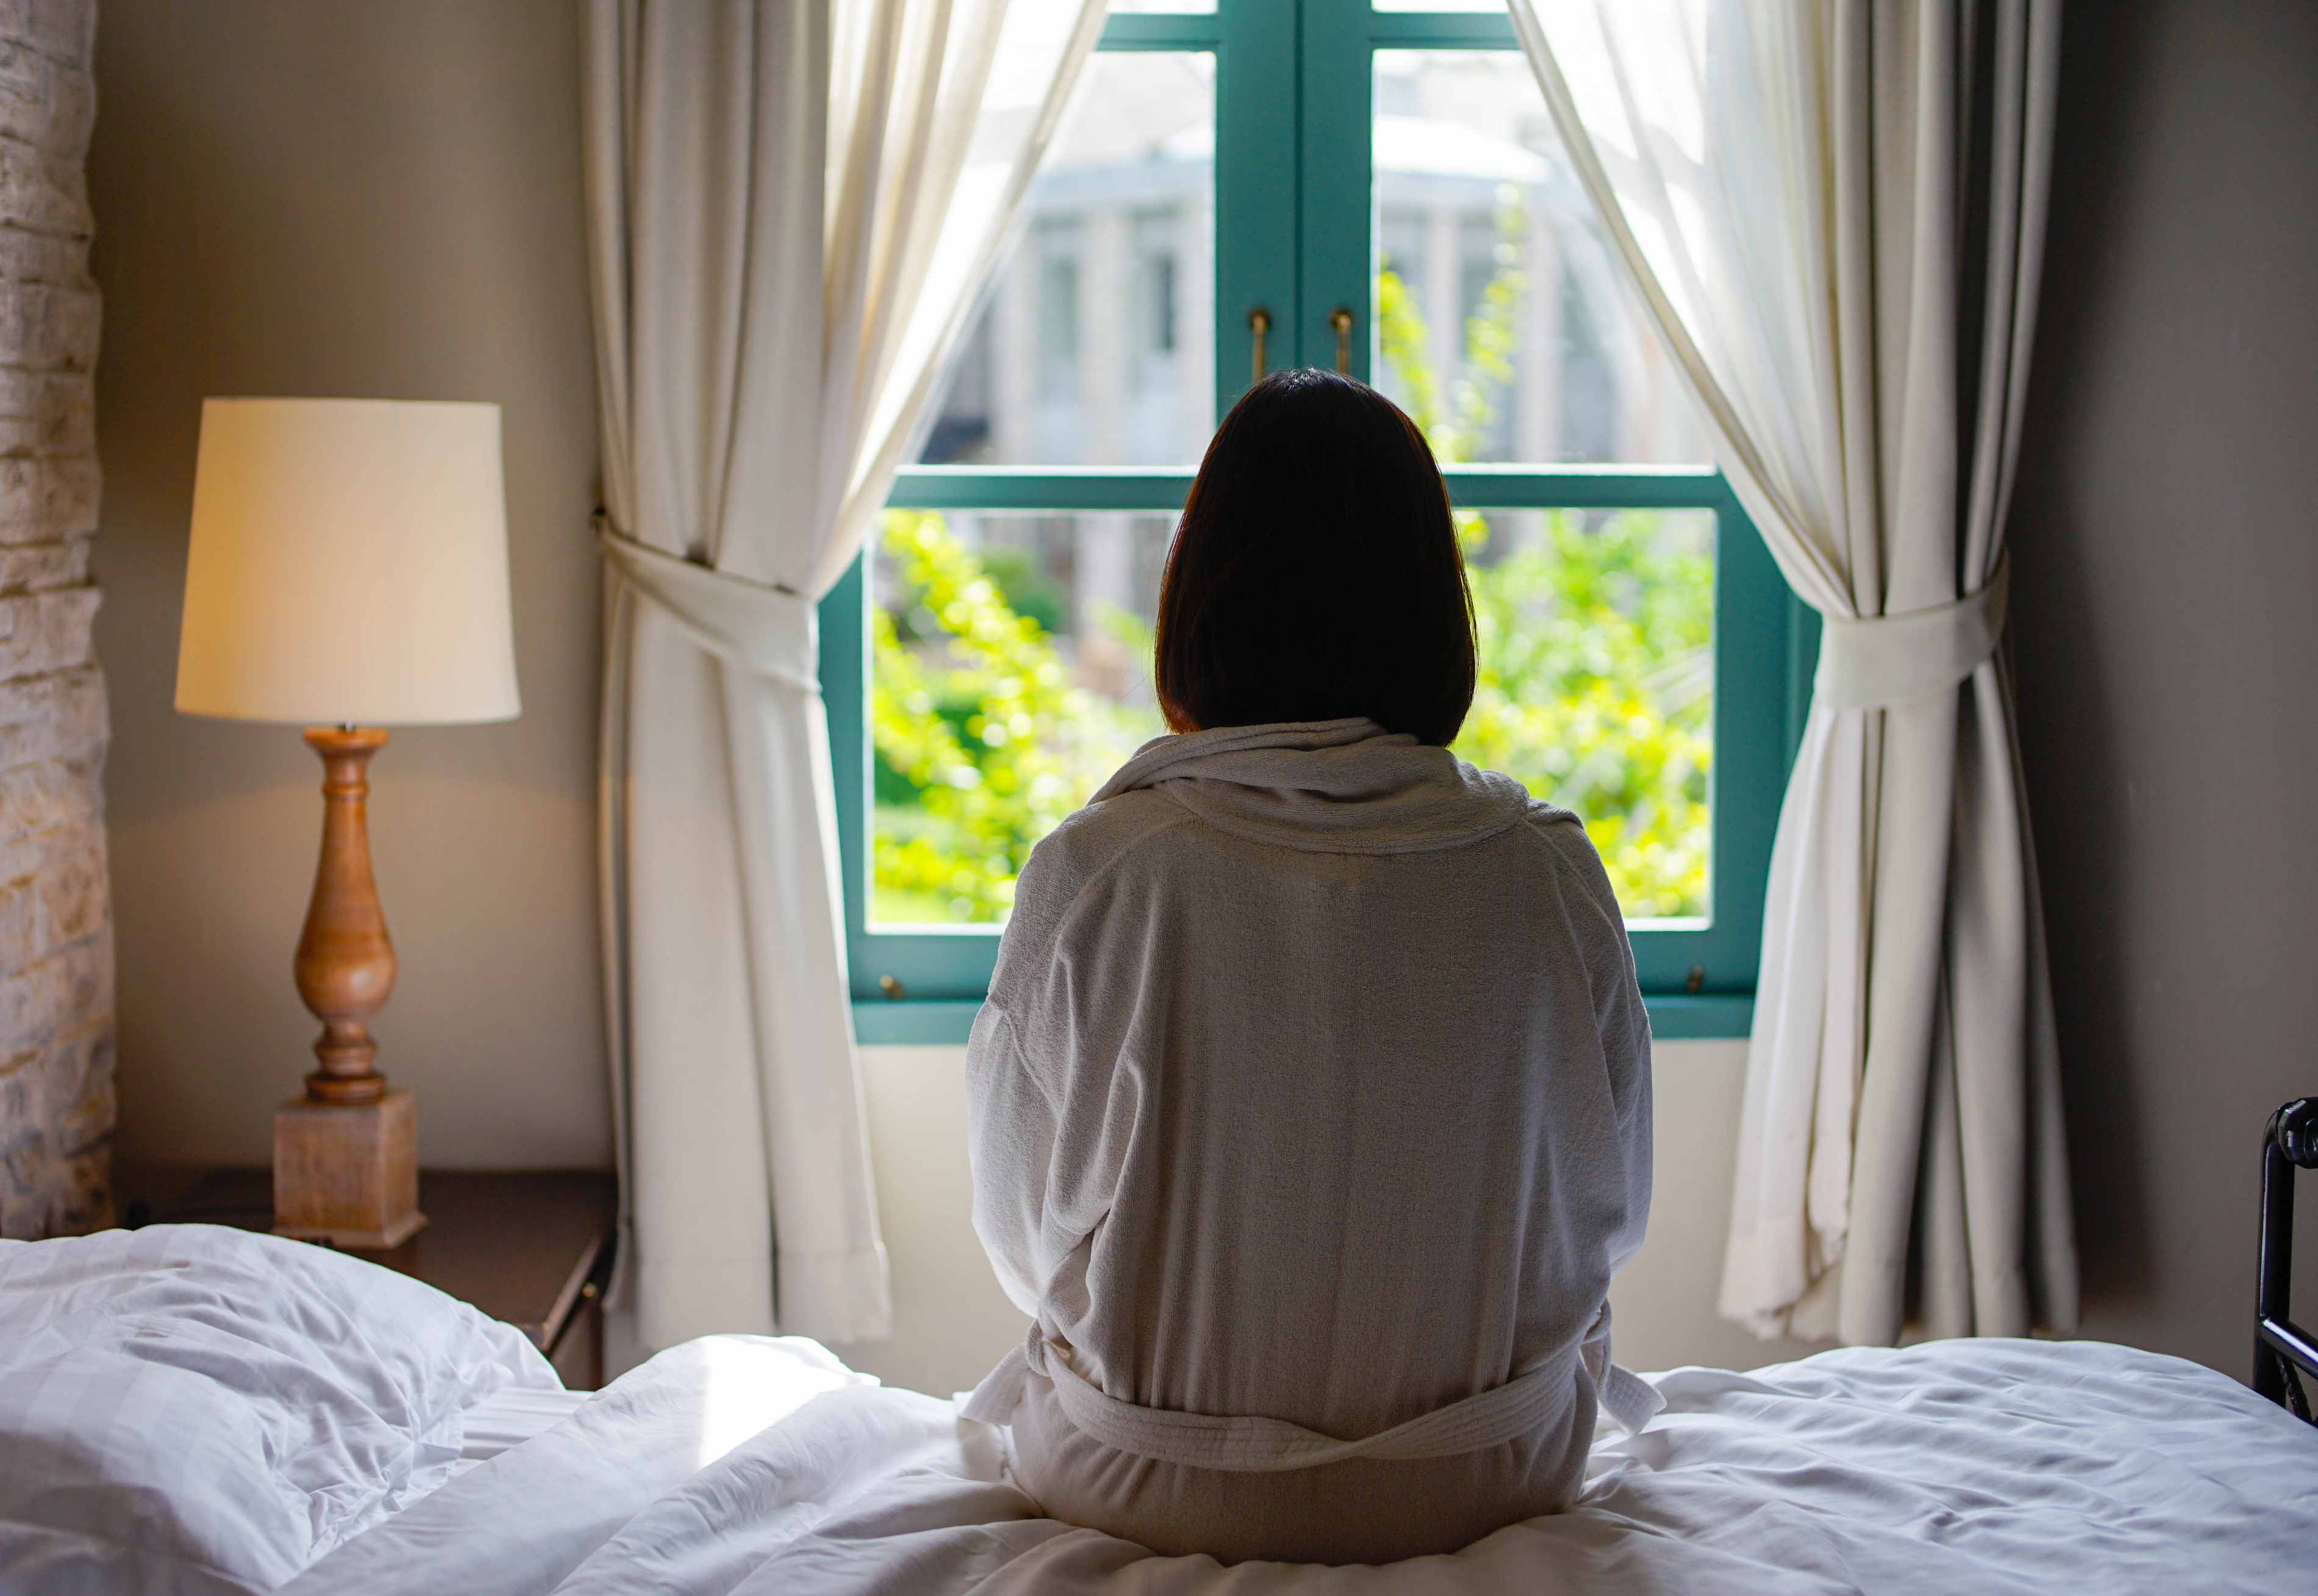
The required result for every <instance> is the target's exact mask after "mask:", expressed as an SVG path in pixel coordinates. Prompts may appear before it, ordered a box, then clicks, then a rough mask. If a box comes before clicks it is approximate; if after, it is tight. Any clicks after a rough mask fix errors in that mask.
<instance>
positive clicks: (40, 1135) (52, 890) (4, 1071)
mask: <svg viewBox="0 0 2318 1596" xmlns="http://www.w3.org/2000/svg"><path fill="white" fill-rule="evenodd" d="M95 26H96V9H95V5H94V0H0V1236H8V1237H30V1236H43V1235H57V1234H63V1233H71V1232H78V1231H86V1230H93V1229H95V1228H97V1227H98V1226H101V1225H104V1224H111V1223H112V1190H111V1188H112V1174H111V1168H110V1165H111V1154H112V1114H113V1103H112V902H111V893H110V891H109V889H108V887H107V884H106V875H105V857H104V792H103V785H102V783H103V770H104V745H105V739H106V717H105V704H104V679H103V677H102V676H101V675H99V674H98V671H97V668H96V659H95V654H94V650H93V648H92V646H91V642H90V637H89V623H90V620H91V618H92V617H93V616H94V614H95V613H96V605H97V593H96V589H95V587H94V586H92V585H91V583H90V582H89V579H88V547H89V539H90V537H91V536H92V535H93V534H94V533H95V531H96V509H97V495H98V489H99V479H98V474H97V467H96V452H95V451H96V429H95V422H94V394H93V389H92V386H91V378H90V375H89V373H90V372H91V370H92V369H93V368H94V365H95V363H96V349H97V333H98V318H99V304H98V300H97V292H96V287H95V284H94V283H93V282H90V281H89V276H88V238H89V230H90V224H89V212H88V188H87V182H86V175H85V173H86V157H87V153H88V134H89V124H90V121H91V120H92V119H93V117H94V113H95V106H96V94H95V89H94V85H93V84H92V82H91V80H90V76H89V63H90V59H91V54H92V48H91V47H92V44H93V40H94V33H95Z"/></svg>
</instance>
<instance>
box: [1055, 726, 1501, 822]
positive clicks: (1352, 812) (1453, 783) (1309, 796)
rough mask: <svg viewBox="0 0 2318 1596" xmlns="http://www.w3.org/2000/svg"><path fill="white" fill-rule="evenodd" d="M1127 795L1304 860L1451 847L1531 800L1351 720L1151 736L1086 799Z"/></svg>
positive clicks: (1490, 774)
mask: <svg viewBox="0 0 2318 1596" xmlns="http://www.w3.org/2000/svg"><path fill="white" fill-rule="evenodd" d="M1138 788H1148V789H1150V790H1152V791H1154V792H1156V793H1158V794H1162V795H1163V796H1164V797H1167V798H1170V799H1172V800H1173V801H1174V802H1177V803H1179V804H1181V805H1182V807H1183V808H1185V809H1187V810H1189V811H1190V812H1191V813H1192V814H1194V815H1196V816H1197V817H1198V818H1199V819H1200V820H1204V821H1206V822H1207V823H1208V824H1209V825H1211V826H1214V827H1215V828H1217V829H1218V830H1222V831H1227V832H1230V833H1232V834H1234V835H1235V836H1239V837H1244V838H1249V839H1250V840H1252V841H1256V842H1265V843H1271V844H1275V845H1277V846H1279V847H1292V848H1298V849H1300V850H1302V851H1305V852H1307V853H1352V854H1395V853H1415V852H1420V851H1423V850H1424V849H1428V848H1440V847H1462V846H1464V845H1465V844H1468V843H1470V842H1476V841H1478V840H1480V839H1481V838H1485V837H1488V836H1490V835H1492V834H1494V833H1496V832H1499V831H1503V830H1504V829H1506V828H1507V827H1509V826H1511V825H1513V824H1514V822H1515V821H1516V820H1520V819H1521V818H1522V816H1523V814H1524V813H1526V812H1527V811H1528V810H1529V808H1530V806H1531V804H1532V802H1534V800H1532V798H1531V797H1530V794H1529V791H1528V789H1527V788H1525V787H1523V785H1521V784H1520V783H1519V782H1517V781H1514V779H1513V778H1512V777H1510V776H1500V775H1498V774H1497V773H1496V771H1493V770H1477V769H1475V768H1474V767H1472V766H1470V765H1468V764H1466V763H1464V762H1463V761H1462V760H1460V759H1459V758H1456V757H1455V756H1454V755H1452V754H1451V753H1450V752H1449V750H1448V749H1437V748H1429V747H1427V746H1425V745H1424V744H1423V743H1420V742H1418V741H1417V740H1416V739H1415V737H1414V736H1412V735H1410V734H1409V733H1407V732H1405V731H1386V730H1385V729H1384V728H1383V727H1381V726H1379V725H1378V724H1377V723H1376V722H1374V721H1370V720H1364V719H1357V718H1356V719H1352V720H1343V721H1303V722H1289V723H1285V724H1280V725H1271V726H1219V727H1217V728H1215V729H1213V730H1211V731H1194V732H1190V733H1189V734H1187V735H1184V736H1180V737H1160V738H1155V739H1153V740H1151V741H1149V742H1147V743H1145V744H1144V745H1143V747H1142V748H1141V749H1137V751H1136V755H1135V757H1134V758H1132V759H1129V760H1128V762H1127V763H1126V764H1125V765H1123V766H1121V767H1119V773H1118V774H1117V775H1115V776H1112V777H1111V778H1110V780H1109V781H1108V782H1105V783H1104V784H1103V785H1102V788H1101V791H1099V792H1098V793H1096V794H1095V795H1094V797H1093V799H1092V801H1091V802H1097V803H1100V802H1102V801H1103V800H1104V799H1106V798H1112V797H1116V796H1118V795H1119V794H1122V793H1128V792H1133V791H1135V790H1137V789H1138Z"/></svg>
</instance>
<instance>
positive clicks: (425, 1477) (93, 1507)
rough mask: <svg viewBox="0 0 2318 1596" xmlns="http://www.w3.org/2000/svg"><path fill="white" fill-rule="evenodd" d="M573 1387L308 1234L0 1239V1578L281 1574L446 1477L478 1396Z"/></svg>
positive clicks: (505, 1329)
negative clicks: (297, 1237) (297, 1238)
mask: <svg viewBox="0 0 2318 1596" xmlns="http://www.w3.org/2000/svg"><path fill="white" fill-rule="evenodd" d="M518 1390H529V1391H539V1392H560V1391H562V1381H561V1380H559V1379H557V1378H556V1376H555V1371H554V1369H553V1368H552V1367H549V1365H548V1362H547V1360H546V1359H545V1358H542V1357H541V1356H540V1355H539V1353H538V1351H537V1350H536V1349H535V1348H534V1347H533V1346H532V1345H531V1343H530V1342H529V1341H527V1340H525V1339H524V1338H523V1335H522V1333H521V1332H520V1331H517V1330H515V1329H513V1328H512V1327H510V1326H508V1325H505V1324H501V1323H498V1322H496V1321H495V1320H492V1319H490V1318H489V1317H488V1316H486V1315H485V1314H481V1313H478V1312H477V1311H476V1310H475V1309H473V1308H472V1307H469V1306H468V1305H466V1304H464V1303H462V1302H458V1301H456V1300H454V1299H453V1298H451V1297H448V1296H445V1295H444V1294H443V1293H441V1292H439V1291H437V1290H436V1289H435V1288H434V1287H431V1286H424V1285H421V1284H420V1283H419V1282H418V1281H417V1280H413V1279H411V1278H409V1277H408V1276H404V1275H399V1274H396V1273H395V1272H394V1271H393V1270H391V1269H381V1268H379V1267H378V1266H377V1265H376V1264H373V1263H367V1262H364V1260H361V1259H357V1258H348V1257H344V1256H342V1255H340V1254H338V1253H336V1252H332V1251H328V1250H327V1249H324V1248H320V1247H312V1246H309V1245H307V1244H306V1243H305V1242H292V1241H286V1240H284V1239H283V1238H282V1237H279V1236H268V1235H253V1234H250V1233H247V1232H243V1231H238V1230H229V1229H227V1228H225V1227H224V1226H221V1225H212V1224H159V1225H152V1226H149V1227H148V1228H146V1229H144V1230H139V1231H125V1230H111V1231H103V1232H100V1233H97V1234H95V1235H92V1236H75V1237H67V1238H60V1239H58V1240H55V1241H47V1242H0V1592H10V1593H11V1596H15V1593H17V1592H27V1593H37V1596H65V1593H67V1592H74V1593H77V1592H90V1593H92V1596H94V1593H97V1592H103V1593H104V1596H126V1593H130V1592H154V1593H156V1596H158V1593H162V1592H167V1593H171V1596H175V1593H180V1592H202V1593H204V1596H206V1593H209V1592H257V1591H270V1590H272V1589H274V1587H275V1586H277V1585H279V1584H281V1583H283V1581H284V1580H287V1579H289V1578H290V1577H291V1576H292V1574H296V1573H297V1572H298V1571H299V1570H300V1569H301V1568H303V1567H305V1566H306V1565H308V1564H309V1563H311V1562H312V1561H313V1560H314V1559H315V1558H317V1557H319V1556H322V1555H323V1554H324V1553H326V1552H328V1551H329V1550H330V1549H331V1548H332V1547H336V1546H337V1545H338V1544H339V1543H340V1542H341V1541H343V1540H345V1539H346V1538H348V1537H349V1536H353V1535H355V1534H358V1533H360V1532H361V1531H362V1530H364V1529H368V1528H370V1527H371V1526H372V1525H373V1524H376V1523H378V1522H379V1521H380V1520H383V1519H385V1518H386V1517H387V1516H388V1515H389V1514H390V1513H392V1512H394V1511H397V1510H398V1509H400V1508H401V1507H403V1506H405V1505H406V1504H408V1503H409V1502H414V1501H417V1500H418V1498H419V1497H421V1496H423V1495H425V1494H426V1493H427V1492H429V1491H431V1490H433V1489H434V1488H435V1487H436V1486H437V1485H439V1484H442V1483H443V1482H444V1481H445V1480H446V1479H448V1478H450V1477H451V1476H452V1475H454V1474H455V1473H456V1472H457V1471H458V1468H459V1466H460V1453H461V1449H462V1446H463V1439H464V1436H463V1414H464V1412H465V1410H466V1408H467V1407H469V1406H470V1405H472V1403H476V1402H477V1401H479V1400H481V1398H483V1397H485V1396H488V1395H490V1394H494V1393H499V1392H511V1391H518Z"/></svg>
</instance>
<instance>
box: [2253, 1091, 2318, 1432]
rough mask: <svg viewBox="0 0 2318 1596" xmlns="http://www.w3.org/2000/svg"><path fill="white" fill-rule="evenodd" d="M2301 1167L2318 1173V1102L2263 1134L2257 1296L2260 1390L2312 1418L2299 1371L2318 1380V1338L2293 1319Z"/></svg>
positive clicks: (2293, 1106)
mask: <svg viewBox="0 0 2318 1596" xmlns="http://www.w3.org/2000/svg"><path fill="white" fill-rule="evenodd" d="M2296 1169H2305V1170H2318V1098H2295V1099H2294V1101H2292V1102H2290V1103H2288V1104H2287V1105H2286V1107H2283V1108H2280V1109H2279V1110H2278V1112H2277V1113H2275V1114H2273V1115H2271V1116H2269V1129H2268V1130H2266V1131H2264V1132H2263V1133H2262V1137H2261V1279H2260V1285H2259V1286H2258V1287H2257V1289H2256V1291H2255V1294H2254V1337H2253V1388H2254V1392H2255V1394H2257V1395H2260V1396H2267V1397H2268V1398H2269V1399H2270V1401H2272V1402H2274V1403H2280V1404H2282V1405H2283V1406H2284V1407H2286V1408H2287V1410H2288V1411H2290V1412H2294V1413H2296V1414H2297V1415H2299V1416H2300V1417H2301V1418H2303V1419H2305V1420H2309V1419H2310V1400H2309V1398H2308V1397H2306V1396H2305V1395H2304V1394H2303V1391H2302V1380H2301V1377H2300V1375H2299V1374H2297V1373H2296V1370H2297V1369H2299V1370H2300V1371H2301V1373H2302V1374H2309V1375H2314V1376H2318V1337H2313V1336H2312V1335H2311V1333H2310V1332H2309V1331H2306V1330H2305V1329H2303V1328H2302V1327H2301V1326H2300V1325H2298V1324H2296V1323H2294V1321H2293V1320H2292V1319H2291V1318H2289V1317H2287V1314H2288V1311H2289V1307H2290V1303H2289V1294H2290V1293H2291V1291H2292V1289H2293V1284H2294V1171H2295V1170H2296ZM2312 1422H2314V1423H2318V1420H2314V1421H2312Z"/></svg>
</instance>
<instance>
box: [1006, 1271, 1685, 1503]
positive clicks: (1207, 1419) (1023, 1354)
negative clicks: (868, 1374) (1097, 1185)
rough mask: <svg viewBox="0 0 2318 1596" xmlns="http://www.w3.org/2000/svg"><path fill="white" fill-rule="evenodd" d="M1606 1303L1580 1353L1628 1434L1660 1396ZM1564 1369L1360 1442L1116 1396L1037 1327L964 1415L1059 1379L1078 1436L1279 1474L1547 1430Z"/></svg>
mask: <svg viewBox="0 0 2318 1596" xmlns="http://www.w3.org/2000/svg"><path fill="white" fill-rule="evenodd" d="M1608 1319H1609V1309H1608V1307H1607V1306H1606V1305H1605V1306H1604V1308H1603V1310H1602V1314H1601V1315H1600V1316H1599V1317H1597V1318H1596V1319H1595V1328H1594V1329H1593V1331H1589V1332H1588V1334H1587V1336H1586V1341H1585V1343H1584V1344H1583V1345H1582V1346H1581V1347H1580V1348H1579V1349H1578V1361H1579V1362H1580V1364H1581V1365H1582V1366H1583V1367H1584V1368H1585V1370H1586V1375H1587V1376H1588V1377H1589V1378H1590V1379H1591V1380H1592V1381H1593V1384H1594V1385H1595V1393H1596V1395H1597V1399H1598V1401H1599V1403H1600V1407H1601V1410H1602V1412H1605V1413H1607V1414H1608V1415H1609V1416H1610V1417H1611V1418H1612V1419H1613V1421H1616V1422H1617V1423H1618V1424H1619V1425H1621V1426H1622V1427H1623V1428H1624V1429H1625V1430H1627V1431H1629V1432H1630V1433H1631V1432H1633V1431H1637V1430H1640V1429H1641V1428H1642V1426H1643V1425H1645V1424H1647V1423H1649V1421H1650V1418H1651V1416H1652V1415H1654V1414H1655V1413H1657V1412H1658V1410H1659V1409H1660V1408H1662V1407H1663V1406H1665V1405H1666V1401H1665V1398H1663V1397H1661V1396H1660V1395H1659V1394H1658V1391H1657V1389H1656V1388H1655V1387H1654V1386H1652V1385H1649V1383H1647V1382H1646V1381H1644V1380H1643V1379H1641V1378H1640V1376H1636V1375H1634V1374H1631V1373H1630V1372H1628V1371H1627V1370H1625V1369H1623V1368H1621V1367H1618V1366H1617V1365H1616V1364H1613V1363H1612V1362H1611V1361H1610V1359H1609V1333H1608ZM1570 1373H1571V1371H1570V1369H1569V1367H1568V1364H1566V1363H1564V1362H1563V1361H1562V1360H1561V1359H1559V1358H1550V1359H1548V1360H1547V1361H1546V1362H1544V1363H1542V1364H1539V1365H1537V1366H1535V1367H1532V1368H1530V1369H1527V1370H1525V1371H1523V1373H1522V1374H1520V1375H1517V1376H1514V1378H1513V1379H1511V1380H1508V1381H1506V1382H1505V1384H1504V1385H1497V1386H1494V1387H1492V1388H1491V1389H1489V1390H1487V1391H1483V1392H1480V1393H1478V1394H1475V1395H1472V1396H1468V1397H1465V1398H1463V1399H1462V1400H1460V1401H1458V1402H1452V1403H1449V1404H1448V1405H1447V1406H1446V1407H1439V1408H1435V1409H1433V1411H1432V1412H1429V1413H1422V1414H1419V1415H1418V1416H1417V1417H1415V1418H1414V1419H1411V1420H1409V1421H1407V1422H1406V1423H1404V1424H1396V1425H1394V1426H1393V1427H1392V1428H1391V1429H1389V1430H1379V1432H1377V1433H1376V1434H1374V1435H1370V1436H1363V1437H1361V1439H1357V1440H1343V1439H1338V1438H1337V1437H1335V1436H1332V1435H1323V1434H1321V1433H1320V1432H1319V1431H1318V1430H1307V1429H1305V1428H1304V1427H1303V1426H1302V1425H1300V1424H1291V1423H1289V1422H1288V1421H1286V1420H1283V1419H1264V1418H1219V1417H1216V1416H1214V1415H1211V1414H1207V1413H1184V1412H1172V1411H1170V1410H1167V1409H1163V1408H1146V1407H1142V1406H1138V1405H1137V1404H1136V1403H1131V1402H1121V1401H1120V1400H1119V1398H1117V1397H1115V1396H1111V1395H1110V1394H1107V1393H1105V1392H1103V1391H1101V1390H1100V1389H1099V1388H1097V1387H1096V1386H1095V1385H1094V1384H1093V1383H1092V1382H1091V1381H1090V1380H1088V1379H1087V1378H1086V1376H1083V1375H1082V1374H1080V1373H1079V1371H1078V1369H1077V1368H1076V1367H1074V1365H1073V1363H1072V1361H1071V1352H1070V1349H1069V1347H1067V1346H1065V1345H1064V1344H1062V1343H1060V1342H1056V1341H1050V1340H1047V1338H1046V1336H1045V1335H1044V1334H1043V1333H1042V1332H1041V1331H1040V1330H1039V1329H1038V1326H1037V1325H1036V1324H1033V1325H1032V1326H1031V1327H1030V1331H1029V1335H1028V1336H1026V1337H1025V1338H1024V1339H1023V1342H1022V1344H1021V1345H1020V1346H1019V1347H1017V1348H1015V1349H1013V1350H1012V1351H1011V1352H1009V1353H1008V1354H1007V1355H1006V1358H1005V1361H1004V1362H1002V1363H1001V1364H1000V1365H999V1366H998V1367H996V1368H995V1369H993V1370H992V1371H991V1373H990V1376H989V1378H987V1379H985V1380H984V1381H983V1382H982V1384H981V1385H980V1386H979V1387H977V1388H976V1389H975V1392H974V1394H973V1395H972V1396H971V1397H970V1398H969V1399H968V1400H967V1401H966V1404H965V1406H964V1408H963V1409H962V1413H963V1416H964V1417H966V1418H968V1419H975V1420H979V1421H983V1422H984V1423H991V1424H1005V1423H1009V1422H1011V1421H1012V1419H1013V1417H1014V1410H1015V1409H1016V1408H1017V1407H1019V1406H1020V1405H1021V1401H1022V1395H1023V1387H1024V1384H1025V1382H1026V1380H1027V1379H1028V1377H1029V1376H1031V1375H1034V1374H1035V1375H1039V1376H1044V1377H1045V1378H1046V1379H1047V1380H1050V1381H1052V1382H1053V1383H1054V1387H1055V1400H1056V1403H1059V1404H1060V1405H1061V1407H1062V1410H1063V1416H1064V1417H1065V1418H1066V1419H1068V1420H1069V1421H1071V1423H1072V1425H1073V1426H1074V1428H1075V1429H1077V1430H1079V1431H1080V1432H1081V1433H1083V1434H1084V1435H1086V1436H1089V1437H1091V1438H1092V1439H1095V1440H1098V1441H1101V1443H1102V1444H1103V1445H1105V1446H1107V1447H1110V1448H1115V1449H1117V1450H1119V1451H1121V1452H1127V1453H1129V1454H1132V1455H1133V1456H1135V1457H1149V1458H1152V1459H1154V1460H1155V1461H1157V1462H1161V1463H1173V1464H1179V1465H1181V1466H1184V1467H1187V1468H1210V1469H1217V1470H1222V1471H1225V1472H1227V1473H1233V1474H1285V1473H1287V1472H1289V1471H1290V1470H1293V1469H1299V1468H1317V1467H1319V1466H1321V1465H1323V1464H1328V1463H1342V1462H1344V1461H1346V1460H1347V1459H1350V1458H1354V1457H1373V1458H1379V1459H1396V1460H1403V1461H1406V1460H1409V1459H1414V1458H1424V1457H1462V1456H1464V1455H1465V1454H1467V1453H1469V1452H1478V1451H1480V1450H1481V1449H1482V1448H1486V1447H1495V1446H1500V1445H1503V1444H1504V1443H1505V1442H1506V1441H1510V1440H1518V1439H1521V1438H1522V1437H1523V1436H1525V1435H1532V1434H1534V1433H1536V1432H1538V1431H1539V1430H1542V1429H1543V1428H1544V1426H1545V1424H1546V1422H1547V1421H1549V1420H1550V1419H1551V1418H1552V1416H1553V1414H1554V1412H1556V1410H1558V1409H1559V1407H1560V1406H1561V1405H1562V1404H1563V1403H1565V1402H1567V1401H1568V1389H1569V1386H1568V1382H1569V1377H1570Z"/></svg>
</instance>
